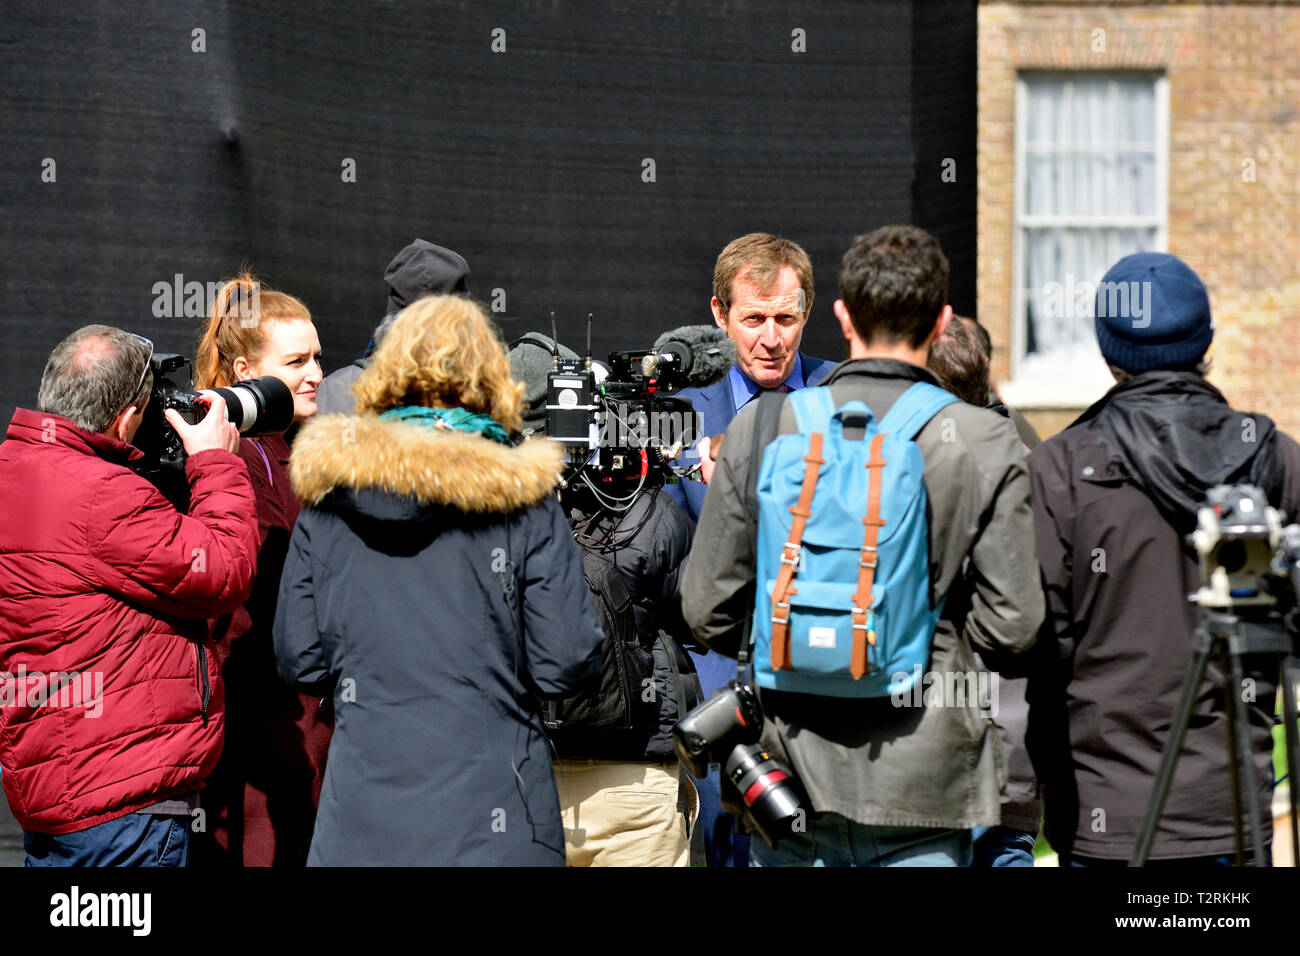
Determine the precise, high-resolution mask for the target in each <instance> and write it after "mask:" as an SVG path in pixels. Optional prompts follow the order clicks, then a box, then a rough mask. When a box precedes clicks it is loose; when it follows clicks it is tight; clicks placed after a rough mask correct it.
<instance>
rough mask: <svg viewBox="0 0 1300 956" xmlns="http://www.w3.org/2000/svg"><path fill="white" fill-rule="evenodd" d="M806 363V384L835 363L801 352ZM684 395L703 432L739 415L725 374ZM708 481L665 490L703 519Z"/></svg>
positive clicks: (821, 376) (689, 512)
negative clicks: (693, 409)
mask: <svg viewBox="0 0 1300 956" xmlns="http://www.w3.org/2000/svg"><path fill="white" fill-rule="evenodd" d="M799 361H800V364H801V365H802V366H803V381H804V387H805V388H808V387H810V386H813V385H820V384H821V383H822V380H823V379H825V378H826V376H827V375H830V374H831V370H832V369H834V368H835V365H836V363H835V362H832V361H830V360H829V359H819V358H813V357H812V356H811V355H809V354H807V353H806V352H800V353H799ZM677 394H678V395H680V396H681V397H682V398H689V399H690V400H691V403H692V404H693V405H694V406H695V413H696V414H697V415H698V416H699V423H700V434H701V435H721V434H722V433H723V432H725V431H726V430H727V426H728V425H730V424H731V420H732V419H733V418H735V417H736V407H735V402H734V400H733V399H732V396H731V380H730V378H729V376H726V375H724V376H723V377H722V378H721V379H720V380H719V381H716V382H714V383H713V384H712V385H710V386H708V387H707V388H684V389H682V390H681V391H680V392H678V393H677ZM708 487H709V486H708V485H706V484H705V483H704V482H702V481H679V482H676V483H675V484H670V485H665V486H664V490H665V491H667V492H668V494H670V495H672V497H673V499H674V500H676V502H677V503H678V504H679V505H681V506H682V510H683V511H685V512H686V514H687V515H689V516H690V519H691V521H693V522H698V521H699V520H700V510H701V509H702V508H703V507H704V493H705V492H706V491H707V490H708Z"/></svg>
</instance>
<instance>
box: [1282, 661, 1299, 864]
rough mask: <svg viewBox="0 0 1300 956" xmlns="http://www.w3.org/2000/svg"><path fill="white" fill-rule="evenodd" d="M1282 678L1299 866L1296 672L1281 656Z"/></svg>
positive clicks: (1293, 859) (1295, 854) (1293, 835)
mask: <svg viewBox="0 0 1300 956" xmlns="http://www.w3.org/2000/svg"><path fill="white" fill-rule="evenodd" d="M1280 672H1281V679H1282V719H1283V720H1285V721H1286V731H1285V737H1286V772H1287V787H1286V788H1287V793H1288V794H1290V797H1291V865H1292V866H1300V827H1297V826H1296V818H1297V817H1300V809H1297V808H1298V807H1300V789H1298V788H1297V783H1298V782H1300V776H1297V771H1300V728H1297V727H1296V721H1297V720H1298V719H1300V717H1298V716H1297V714H1296V700H1295V680H1296V672H1295V670H1294V668H1293V667H1292V666H1291V659H1289V658H1287V657H1283V658H1282V666H1281V668H1280Z"/></svg>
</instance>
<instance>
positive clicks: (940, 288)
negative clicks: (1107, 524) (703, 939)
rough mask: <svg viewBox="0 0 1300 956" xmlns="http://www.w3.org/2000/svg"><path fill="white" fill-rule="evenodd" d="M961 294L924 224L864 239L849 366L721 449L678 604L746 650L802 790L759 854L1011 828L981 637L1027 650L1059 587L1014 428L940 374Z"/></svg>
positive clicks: (775, 738)
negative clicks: (1043, 584)
mask: <svg viewBox="0 0 1300 956" xmlns="http://www.w3.org/2000/svg"><path fill="white" fill-rule="evenodd" d="M947 294H948V261H947V259H946V258H945V256H944V255H943V251H942V249H941V248H940V246H939V243H938V240H936V239H935V238H934V237H933V236H931V235H930V234H929V233H927V232H925V231H924V230H921V229H917V228H914V227H909V226H887V227H884V228H882V229H878V230H876V231H875V232H873V233H871V234H869V235H867V236H860V237H858V238H857V239H856V240H855V241H854V243H853V245H852V247H851V248H850V249H849V250H848V252H847V253H845V255H844V257H843V260H842V262H841V269H840V295H841V298H840V300H839V301H837V302H836V303H835V314H836V317H837V318H838V319H839V321H840V326H841V329H842V331H843V333H844V336H845V338H846V339H847V340H848V343H849V350H850V351H849V356H850V358H849V361H847V362H845V363H844V364H842V365H841V366H839V367H838V368H837V369H836V370H835V371H834V372H833V373H832V374H831V375H830V376H829V377H828V378H827V379H826V382H825V385H824V386H823V387H818V388H810V389H804V390H802V391H799V392H795V393H792V394H789V395H772V396H770V397H768V396H765V397H763V398H762V399H761V400H760V401H759V402H757V403H755V405H754V406H753V407H751V408H747V409H746V410H744V411H742V412H741V413H740V415H738V416H737V417H736V419H735V421H734V422H733V423H732V424H731V426H730V427H729V428H728V430H727V432H726V434H725V440H724V441H723V443H722V447H721V449H720V450H719V451H718V455H717V465H716V470H715V471H714V474H713V480H712V482H711V484H710V486H709V491H708V495H707V497H706V499H705V502H704V509H703V513H702V514H701V517H700V522H699V527H698V531H697V534H696V537H695V545H694V547H693V549H692V552H691V556H690V559H689V561H688V565H687V570H686V575H685V578H684V581H685V583H684V585H683V590H682V600H683V610H684V612H685V616H686V620H687V622H688V623H689V624H690V626H691V628H692V630H693V632H694V634H695V636H696V638H697V639H699V640H701V641H702V642H703V643H705V644H706V645H708V647H709V648H710V649H712V650H715V651H718V652H719V653H722V654H724V655H728V656H731V657H735V656H737V655H738V654H739V652H740V651H742V650H748V651H749V652H750V653H752V656H753V662H754V682H755V684H756V685H757V687H758V698H759V701H760V703H761V705H762V709H763V711H764V713H765V719H764V722H763V730H762V735H761V742H762V744H763V746H764V748H765V749H766V750H767V751H768V752H769V753H770V754H771V756H772V757H773V758H775V760H776V761H777V762H778V763H779V764H783V765H784V766H786V767H789V768H791V769H792V770H793V773H794V775H795V776H796V777H797V778H798V780H799V781H800V783H801V785H802V787H803V789H804V790H805V791H806V795H807V800H806V803H805V809H806V811H807V818H806V819H797V820H796V821H795V823H794V826H793V830H794V832H793V833H792V834H791V835H790V836H787V837H784V838H782V839H779V840H778V841H777V845H776V846H775V847H772V846H769V845H768V844H767V843H766V842H765V841H754V843H753V844H752V848H751V862H752V863H754V864H756V865H913V866H916V865H949V866H953V865H955V866H963V865H967V864H969V862H970V857H971V834H970V831H971V829H972V828H974V827H977V826H993V825H997V824H998V822H999V819H1000V807H999V801H1000V793H1001V789H1002V786H1003V784H1004V781H1005V777H1006V771H1005V761H1004V758H1003V755H1002V753H1001V748H1000V743H999V741H998V737H997V732H996V729H995V728H994V726H993V724H992V721H991V720H990V719H989V716H990V710H996V701H995V700H993V701H990V700H988V699H981V698H982V697H984V698H986V697H987V695H981V694H980V693H978V692H976V686H975V684H976V677H977V675H978V672H979V671H980V664H979V663H978V662H977V661H976V659H975V656H974V651H979V652H980V654H981V655H982V656H983V658H984V662H985V664H986V665H992V666H995V667H996V664H997V662H999V661H1007V660H1008V659H1009V658H1011V657H1012V656H1014V655H1018V654H1021V653H1023V652H1024V651H1026V650H1027V649H1028V648H1029V647H1030V646H1031V645H1032V644H1033V642H1034V638H1035V635H1036V632H1037V629H1038V626H1039V624H1040V623H1041V621H1042V617H1043V597H1042V593H1041V591H1040V588H1039V581H1038V573H1037V570H1036V568H1035V566H1034V565H1035V562H1034V531H1033V523H1032V522H1033V519H1032V512H1031V509H1030V501H1029V481H1028V475H1027V472H1026V466H1025V455H1024V451H1023V449H1022V448H1021V447H1020V444H1019V440H1018V438H1017V435H1016V431H1015V428H1014V426H1013V425H1012V424H1011V422H1010V421H1008V420H1007V419H1006V418H1003V417H1001V416H999V415H997V414H996V413H995V412H991V411H989V410H987V409H983V408H976V407H974V406H972V405H968V404H965V403H962V402H959V401H958V400H957V399H956V398H955V397H953V396H952V395H950V394H949V393H947V392H945V391H943V390H942V389H941V388H939V387H938V385H937V384H936V380H935V378H934V376H933V375H932V374H931V373H930V372H929V370H927V369H926V367H925V364H926V359H927V357H928V355H929V350H930V345H931V343H933V341H934V340H935V339H936V338H937V337H938V336H939V335H941V334H942V333H943V331H944V329H945V328H946V326H947V324H948V322H949V321H951V318H952V309H951V307H950V306H949V305H947V304H946V299H947ZM751 642H752V648H751ZM984 686H985V687H987V684H985V685H984ZM994 686H995V687H996V685H994Z"/></svg>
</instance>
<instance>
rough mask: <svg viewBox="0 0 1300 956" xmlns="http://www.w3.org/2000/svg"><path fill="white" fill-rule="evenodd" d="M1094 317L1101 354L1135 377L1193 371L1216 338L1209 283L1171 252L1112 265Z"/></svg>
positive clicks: (1138, 255)
mask: <svg viewBox="0 0 1300 956" xmlns="http://www.w3.org/2000/svg"><path fill="white" fill-rule="evenodd" d="M1095 314H1096V323H1097V344H1098V345H1099V346H1101V354H1102V356H1103V357H1104V358H1105V359H1106V361H1107V362H1110V363H1111V364H1112V365H1115V366H1117V367H1119V368H1121V369H1123V370H1124V371H1126V372H1132V373H1133V374H1137V373H1139V372H1149V371H1151V370H1152V369H1158V368H1190V367H1192V366H1194V365H1196V363H1197V362H1199V361H1200V360H1201V359H1202V358H1203V357H1204V356H1205V353H1206V351H1207V350H1208V349H1209V347H1210V341H1211V340H1212V339H1213V338H1214V320H1213V319H1212V318H1211V317H1210V297H1209V295H1208V294H1207V293H1206V291H1205V283H1203V282H1202V281H1201V280H1200V278H1199V277H1198V276H1197V275H1196V273H1195V272H1193V271H1192V270H1191V268H1190V267H1189V266H1188V265H1187V263H1185V262H1183V260H1181V259H1179V258H1178V257H1177V256H1171V255H1169V254H1168V253H1167V252H1138V253H1134V254H1133V255H1131V256H1125V257H1124V258H1123V259H1121V260H1119V262H1117V263H1115V264H1114V265H1113V266H1111V268H1110V271H1109V272H1107V273H1106V276H1105V278H1103V279H1102V280H1101V285H1099V286H1098V287H1097V308H1096V313H1095Z"/></svg>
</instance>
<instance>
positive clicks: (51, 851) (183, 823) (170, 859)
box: [23, 813, 190, 866]
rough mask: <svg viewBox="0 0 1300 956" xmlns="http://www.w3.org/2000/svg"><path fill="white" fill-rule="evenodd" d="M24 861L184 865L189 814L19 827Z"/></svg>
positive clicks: (39, 863) (135, 815)
mask: <svg viewBox="0 0 1300 956" xmlns="http://www.w3.org/2000/svg"><path fill="white" fill-rule="evenodd" d="M23 846H24V847H25V848H26V850H27V859H25V860H23V866H188V865H189V861H190V818H189V817H180V816H161V815H156V814H152V813H128V814H127V815H126V816H123V817H118V818H117V819H116V820H109V821H108V822H107V823H100V824H98V825H97V826H93V827H88V828H86V829H85V830H78V831H77V832H76V833H58V834H53V833H33V832H32V831H30V830H24V831H23Z"/></svg>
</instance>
